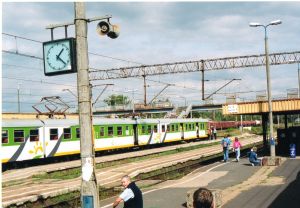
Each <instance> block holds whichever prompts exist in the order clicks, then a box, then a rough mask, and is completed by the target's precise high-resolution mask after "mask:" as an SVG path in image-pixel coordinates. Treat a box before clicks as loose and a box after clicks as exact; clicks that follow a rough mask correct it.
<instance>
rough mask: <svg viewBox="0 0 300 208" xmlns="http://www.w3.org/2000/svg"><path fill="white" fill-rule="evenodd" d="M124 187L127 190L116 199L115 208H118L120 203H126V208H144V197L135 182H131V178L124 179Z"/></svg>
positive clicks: (124, 177) (125, 177)
mask: <svg viewBox="0 0 300 208" xmlns="http://www.w3.org/2000/svg"><path fill="white" fill-rule="evenodd" d="M121 182H122V186H123V187H124V188H125V190H124V191H123V192H122V194H121V195H120V196H119V197H118V198H117V199H116V201H115V202H114V204H113V208H115V207H117V206H118V205H119V203H120V202H122V201H123V202H124V208H143V195H142V192H141V190H140V189H139V187H137V186H136V184H135V183H134V182H131V179H130V177H129V176H127V175H126V176H123V177H122V180H121Z"/></svg>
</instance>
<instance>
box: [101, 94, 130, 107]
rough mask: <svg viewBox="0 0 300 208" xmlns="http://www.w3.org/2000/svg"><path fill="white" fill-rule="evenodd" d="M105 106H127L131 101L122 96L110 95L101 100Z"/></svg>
mask: <svg viewBox="0 0 300 208" xmlns="http://www.w3.org/2000/svg"><path fill="white" fill-rule="evenodd" d="M103 101H104V102H105V103H106V104H107V105H110V106H115V105H128V104H129V103H131V100H130V99H129V98H128V97H127V96H124V95H115V94H113V95H110V96H108V97H107V98H105V99H104V100H103Z"/></svg>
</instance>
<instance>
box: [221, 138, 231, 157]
mask: <svg viewBox="0 0 300 208" xmlns="http://www.w3.org/2000/svg"><path fill="white" fill-rule="evenodd" d="M221 144H222V147H223V156H224V162H227V161H228V159H229V147H230V144H231V140H230V139H229V136H228V135H227V136H224V138H223V139H222V141H221Z"/></svg>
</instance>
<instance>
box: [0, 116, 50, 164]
mask: <svg viewBox="0 0 300 208" xmlns="http://www.w3.org/2000/svg"><path fill="white" fill-rule="evenodd" d="M42 133H43V124H42V123H41V122H40V121H39V120H6V121H2V148H1V160H2V162H14V161H21V160H30V159H37V158H43V157H44V149H45V148H44V146H43V143H42V138H43V137H42Z"/></svg>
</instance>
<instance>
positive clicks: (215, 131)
mask: <svg viewBox="0 0 300 208" xmlns="http://www.w3.org/2000/svg"><path fill="white" fill-rule="evenodd" d="M213 133H214V139H215V140H217V129H216V127H214V131H213Z"/></svg>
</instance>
